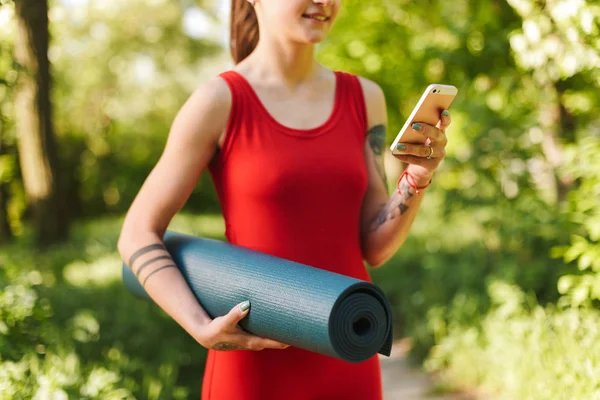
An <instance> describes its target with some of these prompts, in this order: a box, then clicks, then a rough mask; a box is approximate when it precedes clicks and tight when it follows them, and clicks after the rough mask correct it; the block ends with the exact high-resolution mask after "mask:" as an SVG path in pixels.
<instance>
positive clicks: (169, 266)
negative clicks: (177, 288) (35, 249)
mask: <svg viewBox="0 0 600 400" xmlns="http://www.w3.org/2000/svg"><path fill="white" fill-rule="evenodd" d="M166 268H177V265H175V264H169V265H163V266H162V267H160V268H156V269H155V270H154V271H152V272H150V273H149V274H148V276H146V278H145V279H144V282H142V286H146V282H147V281H148V279H149V278H150V277H151V276H152V275H154V274H155V273H157V272H158V271H161V270H163V269H166Z"/></svg>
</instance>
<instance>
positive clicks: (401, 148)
mask: <svg viewBox="0 0 600 400" xmlns="http://www.w3.org/2000/svg"><path fill="white" fill-rule="evenodd" d="M396 149H398V150H406V146H405V145H403V144H402V143H400V144H398V146H396Z"/></svg>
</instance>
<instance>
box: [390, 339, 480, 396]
mask: <svg viewBox="0 0 600 400" xmlns="http://www.w3.org/2000/svg"><path fill="white" fill-rule="evenodd" d="M407 352H408V347H407V345H406V343H405V342H403V341H398V342H396V343H394V346H393V347H392V355H391V356H390V357H384V356H380V357H379V359H380V361H381V372H382V376H383V398H384V400H476V399H478V400H482V399H481V398H480V397H475V396H472V395H467V394H445V395H444V394H438V393H435V392H434V383H433V380H432V379H431V377H430V376H429V375H427V374H425V373H423V372H421V371H418V370H415V369H414V368H412V367H411V366H410V365H409V363H408V360H407Z"/></svg>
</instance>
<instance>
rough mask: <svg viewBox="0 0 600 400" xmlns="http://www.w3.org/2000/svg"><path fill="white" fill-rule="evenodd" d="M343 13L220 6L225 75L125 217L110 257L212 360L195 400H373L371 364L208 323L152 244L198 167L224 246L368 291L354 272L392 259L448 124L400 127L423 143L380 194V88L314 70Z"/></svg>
mask: <svg viewBox="0 0 600 400" xmlns="http://www.w3.org/2000/svg"><path fill="white" fill-rule="evenodd" d="M340 5H341V0H285V1H281V0H233V2H232V14H231V22H232V26H231V33H232V35H231V50H232V54H233V57H234V60H235V62H236V66H235V68H234V69H233V70H230V71H226V72H224V73H222V74H220V75H219V76H217V77H215V78H214V79H212V80H210V81H209V82H207V83H205V84H203V85H201V86H200V87H199V88H198V89H197V90H195V92H194V93H193V94H192V95H191V96H190V98H189V99H188V101H187V102H186V103H185V104H184V105H183V107H182V108H181V110H180V111H179V113H178V115H177V116H176V118H175V120H174V122H173V125H172V128H171V132H170V133H169V137H168V139H167V143H166V146H165V149H164V152H163V154H162V156H161V158H160V160H159V161H158V163H157V165H156V166H155V168H154V169H153V170H152V172H151V173H150V175H149V176H148V178H147V180H146V182H145V183H144V184H143V186H142V188H141V190H140V192H139V194H138V195H137V197H136V199H135V200H134V202H133V204H132V206H131V209H130V210H129V212H128V214H127V216H126V218H125V222H124V225H123V228H122V232H121V235H120V238H119V252H120V254H121V256H122V257H123V259H124V260H126V261H128V265H129V266H130V267H131V268H132V269H133V270H134V271H135V272H138V275H139V276H138V278H139V279H140V282H144V286H145V289H146V291H147V292H148V293H149V294H150V296H151V297H152V298H153V299H154V301H155V302H156V303H157V304H158V305H159V306H160V307H161V308H163V309H164V310H165V311H166V312H167V313H168V314H169V315H170V316H172V317H173V318H174V319H175V320H176V321H177V322H178V323H179V324H180V325H181V326H182V327H183V328H184V329H185V330H186V331H187V332H188V333H189V334H190V335H192V336H193V337H194V338H195V339H196V340H197V341H198V343H199V344H201V345H203V346H205V347H207V348H208V349H210V350H209V354H208V360H207V364H206V370H205V374H204V383H203V390H202V398H203V399H205V400H208V399H213V400H251V399H252V400H270V399H285V400H294V399H298V400H308V399H328V400H334V399H344V400H348V399H361V400H371V399H373V400H374V399H381V397H382V388H381V374H380V369H379V363H378V359H377V357H376V356H375V357H373V358H371V359H369V360H368V361H365V362H362V363H348V362H344V361H340V360H337V359H333V358H330V357H326V356H321V355H318V354H315V353H312V352H308V351H304V350H301V349H298V348H294V347H289V346H287V345H286V344H284V343H278V342H275V341H273V340H269V339H266V338H260V337H257V336H253V335H251V334H249V333H247V332H245V331H243V330H242V329H241V328H240V327H239V326H238V325H237V323H238V321H240V320H241V319H242V318H244V316H245V315H246V314H247V313H248V310H249V308H250V307H251V305H250V304H249V302H244V303H242V304H239V305H237V306H235V307H233V309H232V310H231V311H230V312H229V313H228V314H227V315H223V316H219V317H216V318H214V319H211V318H210V317H209V316H208V315H207V313H206V312H205V311H204V309H203V308H202V307H201V305H199V304H198V302H197V301H196V300H195V298H194V296H193V295H192V293H191V291H190V290H189V288H188V287H187V286H186V283H185V281H184V279H183V278H182V276H181V274H180V273H179V271H178V270H177V268H176V267H175V265H174V263H173V260H172V259H171V258H170V256H169V255H168V253H167V252H166V251H165V249H164V245H163V243H162V237H163V235H164V233H165V230H166V229H167V226H168V225H169V222H170V220H171V218H172V217H173V216H174V215H175V214H176V213H177V212H178V211H179V209H180V208H181V207H182V206H183V205H184V203H185V202H186V201H187V199H188V197H189V195H190V193H191V192H192V190H193V188H194V186H195V185H196V183H197V181H198V178H199V177H200V174H201V173H202V171H203V170H205V168H208V169H209V171H210V173H211V176H212V178H213V182H214V185H215V187H216V190H217V193H218V195H219V199H220V202H221V206H222V210H223V216H224V218H225V223H226V235H227V239H228V240H229V241H230V242H231V243H234V244H237V245H240V246H244V247H247V248H251V249H254V250H258V251H261V252H264V253H268V254H271V255H274V256H278V257H282V258H286V259H289V260H293V261H296V262H300V263H304V264H308V265H311V266H314V267H318V268H323V269H327V270H330V271H335V272H338V273H342V274H345V275H349V276H353V277H356V278H359V279H363V280H370V278H369V275H368V273H367V270H366V268H365V265H364V263H363V260H364V261H366V262H367V263H368V264H370V265H371V266H372V267H377V266H380V265H381V264H383V263H384V262H385V261H386V260H388V259H389V258H390V257H391V256H392V255H393V254H394V253H395V252H396V250H397V249H398V248H399V247H400V245H401V243H402V242H403V241H404V239H405V238H406V236H407V234H408V231H409V229H410V227H411V225H412V223H413V220H414V218H415V216H416V214H417V210H418V209H419V205H420V204H421V200H422V198H423V196H422V195H417V194H418V193H421V192H423V191H424V188H425V187H427V186H428V185H429V183H430V182H431V177H432V174H433V172H434V171H435V169H436V168H437V167H438V165H439V163H440V161H441V160H442V159H443V157H444V155H445V150H444V149H445V146H446V137H445V134H444V130H445V129H446V127H447V126H448V125H449V124H450V117H449V114H448V112H447V111H444V112H443V113H442V115H441V116H440V118H441V120H440V123H439V124H438V126H437V127H434V126H428V125H426V124H415V125H413V129H414V130H416V131H418V132H420V133H422V135H423V137H424V138H429V139H430V145H429V146H424V145H423V146H421V145H410V144H401V145H400V146H399V148H402V149H403V152H404V154H403V155H401V156H398V158H399V159H400V160H402V161H404V162H406V163H407V164H409V165H408V167H407V169H406V170H405V172H404V173H403V174H402V176H401V177H400V178H399V180H398V185H397V188H396V190H395V191H394V193H393V194H392V196H391V197H390V196H389V195H388V190H387V187H386V177H385V173H384V168H383V152H384V149H385V147H386V146H385V143H384V142H385V137H386V124H387V119H386V105H385V99H384V95H383V92H382V90H381V89H380V88H379V87H378V86H377V84H375V83H373V82H371V81H369V80H367V79H363V78H359V77H356V76H354V75H351V74H348V73H344V72H339V71H335V72H334V71H331V70H329V69H327V68H325V67H323V66H321V65H319V64H318V63H317V62H316V61H315V59H314V46H315V44H316V43H318V42H320V41H322V40H323V39H324V38H325V36H326V35H327V33H328V31H329V30H330V29H331V26H332V24H333V21H334V20H335V18H336V15H337V14H338V11H339V8H340ZM401 146H404V147H401ZM141 266H144V268H143V272H141V273H140V271H141V268H140V267H141ZM258 350H263V351H258Z"/></svg>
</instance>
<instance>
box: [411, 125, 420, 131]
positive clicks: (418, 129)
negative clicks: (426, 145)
mask: <svg viewBox="0 0 600 400" xmlns="http://www.w3.org/2000/svg"><path fill="white" fill-rule="evenodd" d="M412 128H413V129H414V130H415V131H420V130H421V124H412Z"/></svg>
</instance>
